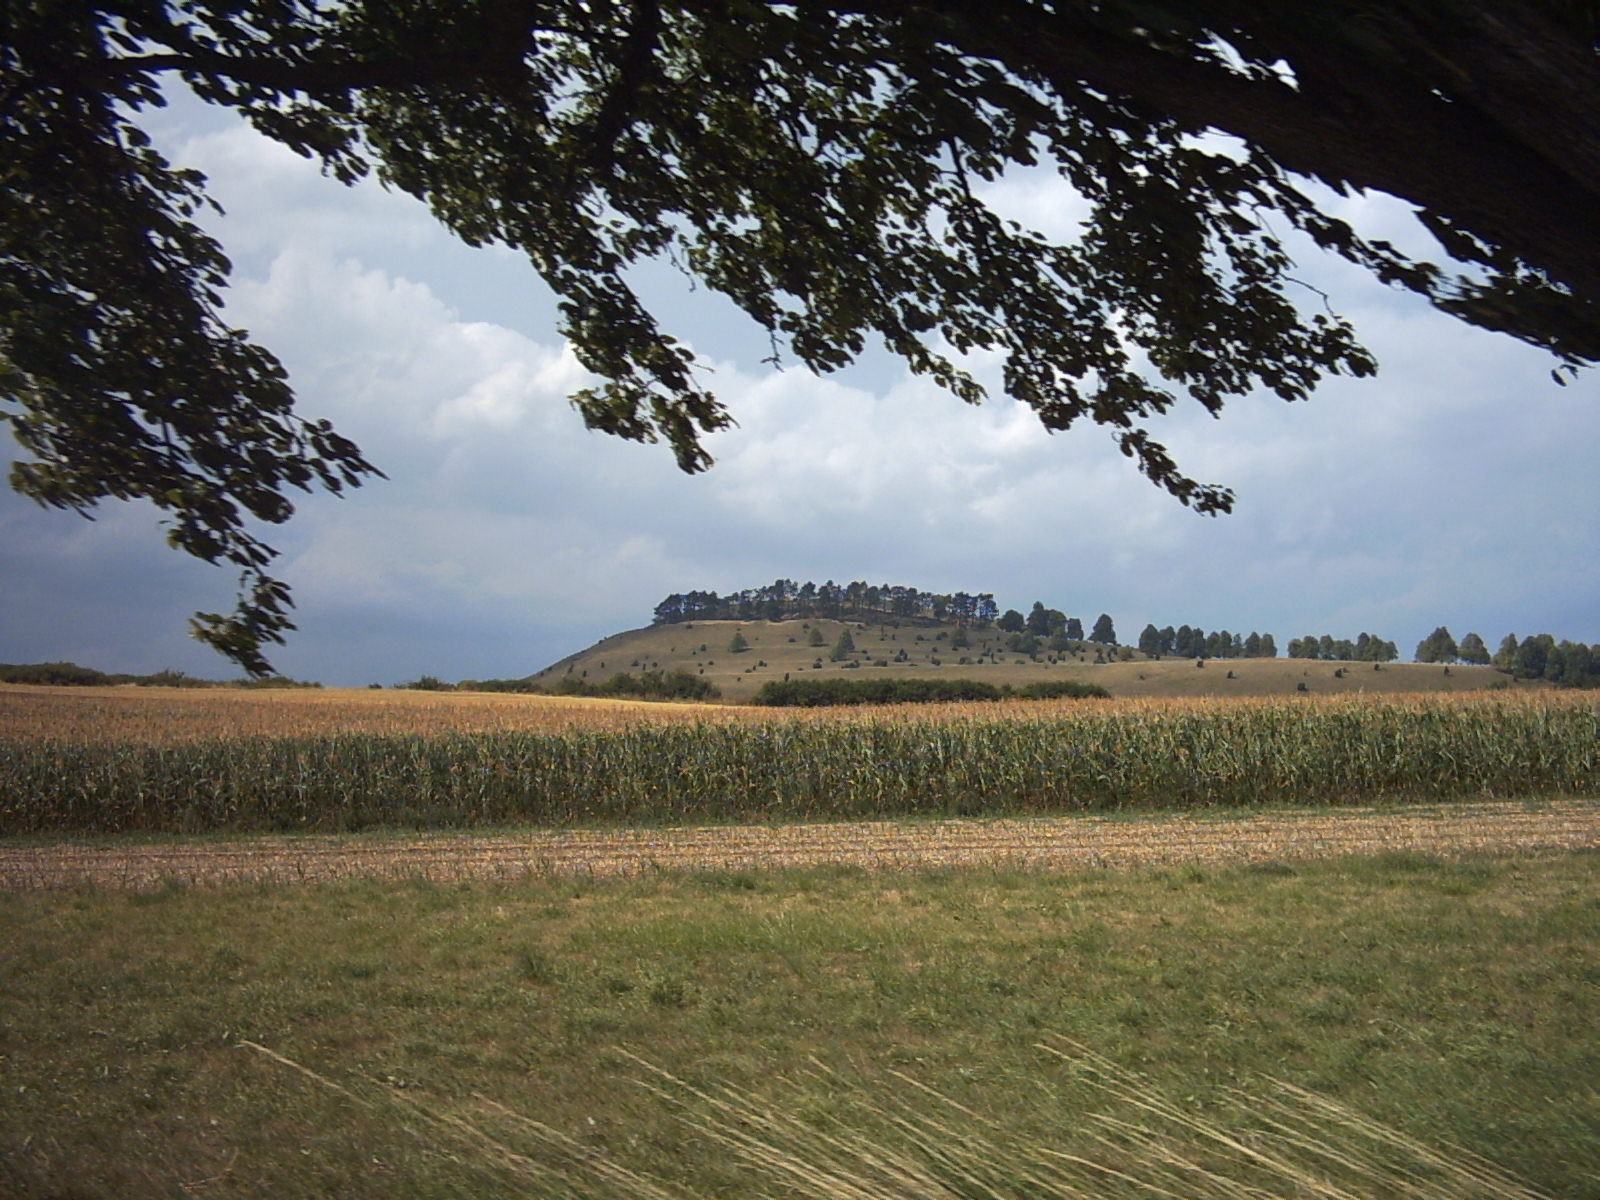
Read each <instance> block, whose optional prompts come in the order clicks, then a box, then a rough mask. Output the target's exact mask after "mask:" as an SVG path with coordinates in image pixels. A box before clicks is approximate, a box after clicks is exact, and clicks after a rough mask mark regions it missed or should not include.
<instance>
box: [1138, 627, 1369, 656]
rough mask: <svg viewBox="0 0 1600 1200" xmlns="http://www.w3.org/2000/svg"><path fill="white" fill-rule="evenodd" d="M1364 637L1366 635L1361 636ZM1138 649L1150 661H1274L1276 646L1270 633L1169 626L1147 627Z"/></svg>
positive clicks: (1141, 636) (1276, 651) (1140, 637)
mask: <svg viewBox="0 0 1600 1200" xmlns="http://www.w3.org/2000/svg"><path fill="white" fill-rule="evenodd" d="M1362 636H1363V637H1365V636H1366V635H1365V634H1362ZM1139 649H1140V650H1141V651H1142V652H1143V653H1145V654H1148V655H1150V656H1151V657H1152V658H1166V657H1168V656H1175V657H1177V658H1277V657H1278V643H1277V642H1275V641H1274V640H1273V638H1272V635H1271V634H1270V633H1248V634H1239V633H1229V632H1228V631H1227V630H1226V629H1217V630H1213V631H1212V632H1210V633H1207V632H1206V631H1205V630H1204V629H1201V628H1198V627H1195V626H1189V625H1180V626H1178V628H1176V629H1174V628H1173V627H1172V626H1171V625H1168V626H1167V627H1166V628H1165V629H1157V628H1156V627H1155V626H1154V625H1153V624H1152V625H1146V626H1145V627H1144V632H1142V633H1141V634H1140V635H1139Z"/></svg>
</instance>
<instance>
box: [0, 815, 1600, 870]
mask: <svg viewBox="0 0 1600 1200" xmlns="http://www.w3.org/2000/svg"><path fill="white" fill-rule="evenodd" d="M1597 847H1600V799H1582V800H1559V801H1550V802H1541V803H1538V804H1536V805H1530V804H1525V803H1518V802H1512V803H1484V804H1464V805H1454V806H1448V807H1430V808H1426V809H1416V810H1404V811H1396V810H1392V809H1391V810H1383V811H1378V810H1370V809H1342V810H1332V811H1327V812H1296V813H1265V814H1259V815H1256V814H1252V815H1241V816H1216V815H1202V816H1179V817H1152V818H1129V817H1121V818H1109V817H1103V816H1075V817H1056V818H1037V819H1028V820H991V821H956V820H952V821H922V822H897V821H871V822H854V823H847V824H827V825H774V826H756V825H739V826H711V827H703V828H686V829H651V830H574V831H558V830H529V831H527V832H522V833H504V834H490V835H485V834H473V833H462V834H422V835H399V834H396V835H360V836H347V837H334V836H299V837H237V838H231V839H228V840H226V841H217V842H204V843H194V842H180V843H163V844H125V845H110V846H104V845H102V846H85V845H71V844H63V845H28V846H0V888H8V889H32V888H63V887H76V886H81V885H91V886H94V887H100V888H112V889H116V888H126V889H149V888H155V887H160V886H163V885H165V884H168V883H182V884H185V885H207V884H223V883H241V882H263V883H286V884H294V883H314V882H319V881H324V880H332V879H351V878H377V879H428V880H434V881H441V882H443V881H451V880H465V879H479V878H508V877H519V876H526V875H537V876H591V877H598V876H613V875H636V874H641V873H646V872H652V871H664V870H670V871H697V870H731V871H744V870H754V869H761V868H782V867H804V866H816V865H821V864H828V863H838V864H848V865H852V866H858V867H866V868H872V869H890V870H893V869H910V868H917V867H928V866H974V865H989V866H1009V867H1024V868H1028V869H1033V870H1042V871H1073V870H1082V869H1085V868H1095V867H1099V868H1129V867H1150V866H1166V865H1176V864H1186V863H1200V864H1227V863H1248V862H1292V861H1294V860H1295V859H1305V858H1324V857H1331V856H1334V855H1340V854H1370V853H1378V852H1385V851H1409V852H1415V853H1424V854H1441V855H1460V854H1468V853H1474V852H1484V851H1507V850H1515V851H1522V852H1527V851H1535V852H1549V851H1560V850H1571V849H1579V848H1591V849H1592V848H1597Z"/></svg>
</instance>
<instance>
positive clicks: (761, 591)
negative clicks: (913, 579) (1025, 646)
mask: <svg viewBox="0 0 1600 1200" xmlns="http://www.w3.org/2000/svg"><path fill="white" fill-rule="evenodd" d="M999 616H1000V610H999V608H998V607H996V605H995V602H994V595H993V594H992V593H990V592H980V593H977V594H969V593H967V592H950V593H935V592H926V591H923V590H921V589H920V588H914V587H905V586H902V585H899V584H888V583H881V584H877V583H866V582H864V581H857V582H855V583H847V584H837V583H835V582H834V581H833V580H831V579H830V580H828V581H827V582H826V583H823V584H816V583H812V582H810V581H809V580H808V581H807V582H805V583H796V582H795V581H794V580H792V579H779V580H776V581H775V582H773V583H771V584H768V585H767V586H766V587H757V588H745V589H744V590H743V591H739V592H732V593H730V594H728V595H726V596H719V595H718V594H717V593H716V592H674V593H673V594H672V595H670V596H668V597H667V598H666V599H665V600H663V601H662V602H661V603H660V604H658V605H656V611H655V624H657V625H673V624H677V623H678V622H681V621H763V620H765V621H789V620H806V619H809V618H812V617H816V618H821V619H822V620H829V621H839V620H850V621H860V622H864V623H866V624H874V623H877V622H881V621H908V622H915V621H925V622H928V623H929V624H938V625H942V624H945V623H947V622H949V623H953V624H958V625H980V626H983V625H989V624H991V623H993V622H994V621H996V620H997V619H998V618H999Z"/></svg>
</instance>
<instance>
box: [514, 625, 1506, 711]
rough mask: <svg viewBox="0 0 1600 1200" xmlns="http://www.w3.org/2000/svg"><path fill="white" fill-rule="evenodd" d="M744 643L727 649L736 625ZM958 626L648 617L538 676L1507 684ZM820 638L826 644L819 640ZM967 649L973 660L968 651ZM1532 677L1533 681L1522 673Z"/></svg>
mask: <svg viewBox="0 0 1600 1200" xmlns="http://www.w3.org/2000/svg"><path fill="white" fill-rule="evenodd" d="M846 630H848V632H849V633H850V637H851V639H852V641H853V642H854V643H855V652H854V653H852V654H850V655H849V656H847V657H846V658H844V659H843V660H840V661H834V660H833V658H832V654H833V648H834V646H835V644H836V643H837V642H838V640H839V635H840V634H841V633H842V632H844V631H846ZM735 634H737V635H739V637H740V638H742V640H743V641H744V642H745V644H746V645H747V647H748V648H747V649H744V650H738V651H735V650H731V649H729V646H730V644H731V643H732V642H733V640H734V635H735ZM956 635H957V627H956V626H955V625H936V624H920V623H912V622H901V623H900V624H898V625H895V624H881V625H879V624H871V625H869V624H862V623H860V622H856V621H833V620H823V619H818V618H812V619H810V620H790V621H694V622H685V623H682V624H675V625H652V626H649V627H647V628H644V629H632V630H628V631H627V632H625V633H617V634H613V635H611V636H610V637H608V638H605V639H603V640H602V641H599V642H596V643H595V644H594V645H593V646H590V647H589V648H588V649H587V650H581V651H579V652H578V653H577V654H572V655H569V656H568V657H566V658H563V659H561V660H560V661H559V662H556V663H553V664H551V665H550V666H548V667H546V668H545V669H544V670H542V671H540V672H538V673H537V674H536V675H534V676H532V679H533V680H534V681H535V682H537V683H539V684H541V685H543V686H545V687H554V686H555V685H556V684H558V683H559V682H560V681H561V679H562V678H563V677H564V676H566V675H568V674H569V673H570V674H572V675H576V676H577V677H579V678H581V679H583V680H585V681H586V682H588V683H591V684H598V683H601V682H603V681H604V680H606V679H608V678H609V677H610V676H612V675H615V674H617V673H618V672H621V671H628V672H633V673H637V672H639V671H642V670H653V669H659V670H662V671H674V670H682V671H687V672H689V673H690V674H691V675H697V676H700V677H703V678H705V679H707V680H709V681H710V682H712V683H714V684H715V685H716V686H717V687H718V688H720V689H721V691H722V697H723V699H724V700H727V701H731V702H733V703H739V702H742V701H746V700H749V699H750V697H752V696H753V695H755V692H756V689H758V688H759V687H760V686H761V685H762V684H763V683H766V682H768V681H769V680H774V679H783V678H784V676H785V675H786V674H787V675H789V676H790V677H796V678H826V677H829V676H842V677H845V678H870V677H873V676H884V675H887V676H899V677H902V678H906V677H911V678H945V679H978V680H982V681H984V682H987V683H993V684H996V685H999V684H1007V683H1009V684H1012V685H1021V684H1025V683H1032V682H1035V681H1037V680H1042V679H1078V680H1082V681H1084V682H1086V683H1096V684H1099V685H1100V686H1101V687H1103V688H1105V689H1106V690H1107V691H1109V692H1111V693H1112V695H1115V696H1213V695H1224V696H1257V695H1288V694H1291V693H1295V692H1297V691H1299V690H1300V685H1302V684H1304V685H1305V689H1306V690H1307V691H1312V692H1360V691H1365V692H1371V693H1384V692H1416V691H1470V690H1474V689H1481V688H1487V687H1489V686H1491V685H1493V684H1506V685H1508V686H1509V685H1511V680H1510V678H1509V677H1508V676H1506V675H1503V674H1501V673H1500V672H1498V671H1496V670H1494V669H1493V668H1490V667H1463V666H1452V667H1441V666H1435V665H1431V664H1423V663H1384V664H1382V666H1381V667H1379V668H1377V669H1374V664H1372V663H1354V662H1352V663H1337V662H1319V661H1312V660H1306V659H1285V658H1276V659H1263V658H1255V659H1251V658H1246V659H1208V660H1205V661H1204V662H1203V663H1197V662H1196V660H1194V659H1191V658H1182V659H1179V658H1166V659H1161V660H1154V659H1149V658H1146V657H1145V656H1144V655H1141V654H1135V655H1134V657H1133V658H1132V659H1131V660H1129V661H1110V662H1097V661H1096V658H1097V656H1098V657H1112V658H1115V657H1116V650H1115V648H1112V649H1111V650H1110V654H1109V655H1108V654H1107V653H1106V650H1107V648H1105V647H1099V646H1096V645H1095V644H1094V643H1092V642H1079V643H1076V644H1075V647H1074V649H1073V650H1071V651H1068V652H1065V653H1061V654H1048V653H1045V652H1043V651H1041V652H1040V653H1039V654H1038V655H1037V656H1036V657H1035V658H1031V659H1030V658H1029V657H1028V656H1026V655H1021V654H1015V653H1011V652H1008V651H1006V650H1005V649H1004V645H1005V641H1006V637H1007V635H1006V634H1005V633H1003V632H1001V631H1000V630H998V629H992V628H991V629H985V630H968V631H967V633H966V636H967V638H968V640H969V641H970V643H971V645H970V646H968V647H965V648H960V647H956V646H953V645H952V642H953V641H955V640H956ZM817 641H820V642H821V644H820V645H816V644H813V643H815V642H817ZM963 659H965V660H966V661H963ZM1514 686H1516V687H1519V688H1529V687H1534V686H1537V685H1534V684H1529V683H1518V684H1515V685H1514Z"/></svg>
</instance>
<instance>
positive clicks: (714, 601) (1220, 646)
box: [655, 579, 1600, 687]
mask: <svg viewBox="0 0 1600 1200" xmlns="http://www.w3.org/2000/svg"><path fill="white" fill-rule="evenodd" d="M796 618H823V619H831V620H857V621H881V620H891V619H904V620H912V621H917V620H922V621H933V622H939V623H946V622H951V623H954V624H957V625H961V626H965V627H971V628H974V629H984V628H988V627H990V626H995V627H997V628H999V629H1000V630H1001V631H1002V632H1004V633H1008V634H1011V635H1012V636H1013V637H1014V638H1015V637H1018V636H1021V637H1028V638H1037V639H1041V641H1043V640H1046V639H1053V640H1054V641H1056V642H1059V643H1061V644H1066V643H1067V642H1073V643H1078V642H1084V641H1088V642H1096V643H1099V644H1101V645H1104V646H1116V645H1118V641H1117V631H1116V627H1115V625H1114V624H1113V622H1112V620H1111V617H1110V616H1109V615H1108V614H1106V613H1101V614H1100V616H1099V618H1098V619H1097V620H1096V621H1095V622H1094V625H1093V626H1092V628H1091V629H1090V630H1089V632H1088V634H1087V636H1086V635H1085V633H1084V627H1083V622H1082V621H1081V620H1080V619H1079V618H1077V617H1072V616H1068V615H1067V614H1066V613H1064V612H1062V611H1061V610H1060V609H1057V608H1050V607H1047V606H1046V605H1045V603H1044V602H1043V601H1042V600H1035V601H1034V602H1033V607H1032V608H1031V609H1030V610H1029V611H1028V612H1027V613H1022V612H1020V611H1018V610H1017V609H1014V608H1008V609H1006V610H1005V611H1004V612H1003V613H1002V612H1000V610H999V607H998V606H997V605H996V604H995V602H994V595H993V593H990V592H976V593H971V592H949V593H942V592H929V591H924V590H922V589H920V588H914V587H905V586H901V585H898V584H887V583H884V584H869V583H866V582H862V581H857V582H854V583H847V584H843V585H841V584H836V583H834V582H833V580H831V579H830V580H828V582H826V583H822V584H816V583H811V582H809V581H808V582H806V583H796V582H795V581H794V580H792V579H779V580H776V581H774V582H773V583H771V584H769V585H768V586H766V587H759V588H746V589H744V590H743V591H739V592H733V593H731V594H729V595H727V596H721V595H718V594H717V593H716V592H681V593H680V592H675V593H673V594H672V595H670V596H668V597H667V598H666V599H665V600H663V601H662V602H661V603H660V604H658V605H656V609H655V623H656V624H658V625H663V624H673V623H677V622H682V621H694V620H704V621H755V620H769V621H783V620H792V619H796ZM1138 648H1139V650H1140V651H1141V652H1142V653H1144V654H1148V655H1150V656H1151V657H1153V658H1165V657H1177V658H1276V657H1277V656H1278V645H1277V642H1276V641H1275V640H1274V639H1273V636H1272V635H1271V634H1270V633H1254V632H1252V633H1248V634H1241V633H1232V632H1230V631H1228V630H1226V629H1217V630H1211V631H1209V632H1208V631H1207V630H1205V629H1202V628H1200V627H1198V626H1190V625H1180V626H1178V627H1177V628H1173V627H1172V626H1171V625H1168V626H1167V627H1166V628H1164V629H1158V628H1156V626H1155V625H1154V624H1153V623H1152V624H1149V625H1146V626H1145V627H1144V630H1143V632H1141V633H1140V634H1139V640H1138ZM1287 650H1288V656H1289V657H1290V658H1301V659H1321V660H1326V661H1331V662H1373V663H1386V662H1393V661H1395V660H1396V659H1398V658H1399V657H1400V650H1399V647H1397V646H1396V645H1395V644H1394V643H1393V642H1391V641H1388V640H1387V639H1385V638H1381V637H1378V636H1376V635H1375V634H1370V633H1361V634H1358V635H1357V636H1356V637H1355V638H1353V639H1352V638H1335V637H1333V636H1332V635H1331V634H1326V633H1325V634H1323V635H1321V636H1320V637H1318V636H1315V635H1308V636H1306V637H1299V638H1291V639H1290V641H1289V645H1288V648H1287ZM1415 658H1416V661H1417V662H1423V663H1444V664H1447V665H1448V664H1454V663H1466V664H1468V665H1473V666H1489V665H1493V666H1495V667H1497V668H1499V669H1500V670H1502V671H1505V672H1507V673H1508V674H1511V675H1514V676H1516V677H1517V678H1520V679H1543V680H1547V681H1549V682H1551V683H1558V684H1562V685H1564V686H1568V687H1596V686H1600V645H1596V646H1594V647H1590V646H1586V645H1584V644H1583V643H1581V642H1569V641H1560V642H1558V641H1556V640H1555V638H1553V637H1552V636H1551V635H1550V634H1547V633H1540V634H1533V635H1531V636H1529V637H1524V638H1522V639H1520V640H1519V639H1518V638H1517V637H1516V635H1515V634H1507V635H1506V637H1505V639H1504V640H1503V641H1502V642H1501V643H1500V648H1499V650H1497V651H1496V652H1494V653H1493V654H1491V653H1490V652H1489V647H1488V645H1487V644H1486V643H1485V642H1484V640H1483V638H1482V637H1480V636H1479V635H1478V634H1476V633H1469V634H1467V635H1466V636H1465V637H1463V638H1462V639H1461V640H1460V641H1459V642H1457V641H1456V639H1455V638H1454V637H1452V636H1451V634H1450V631H1449V630H1448V629H1446V628H1444V627H1443V626H1440V627H1439V628H1438V629H1435V630H1434V631H1433V632H1432V633H1431V634H1429V635H1428V636H1427V637H1426V638H1424V639H1423V640H1422V641H1421V642H1420V643H1418V645H1417V651H1416V656H1415Z"/></svg>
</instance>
